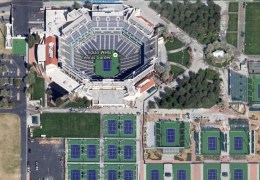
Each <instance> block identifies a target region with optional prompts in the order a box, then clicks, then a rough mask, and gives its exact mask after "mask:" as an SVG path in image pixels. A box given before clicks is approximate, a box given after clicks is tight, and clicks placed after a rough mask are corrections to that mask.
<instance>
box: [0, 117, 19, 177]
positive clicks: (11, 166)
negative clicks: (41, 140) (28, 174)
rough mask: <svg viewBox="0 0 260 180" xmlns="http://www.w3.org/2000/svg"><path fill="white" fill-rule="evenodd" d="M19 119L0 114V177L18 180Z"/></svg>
mask: <svg viewBox="0 0 260 180" xmlns="http://www.w3.org/2000/svg"><path fill="white" fill-rule="evenodd" d="M20 140H21V137H20V119H19V117H18V116H16V115H14V114H0V177H1V179H8V180H18V179H20V165H21V164H20V162H21V161H20V144H21V142H20Z"/></svg>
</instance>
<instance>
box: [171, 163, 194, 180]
mask: <svg viewBox="0 0 260 180" xmlns="http://www.w3.org/2000/svg"><path fill="white" fill-rule="evenodd" d="M173 174H174V177H173V180H179V179H182V178H181V177H186V178H185V179H191V174H190V164H173Z"/></svg>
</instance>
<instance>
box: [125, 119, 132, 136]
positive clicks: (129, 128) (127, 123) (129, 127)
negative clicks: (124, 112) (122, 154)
mask: <svg viewBox="0 0 260 180" xmlns="http://www.w3.org/2000/svg"><path fill="white" fill-rule="evenodd" d="M132 133H133V122H132V121H131V120H125V121H124V134H132Z"/></svg>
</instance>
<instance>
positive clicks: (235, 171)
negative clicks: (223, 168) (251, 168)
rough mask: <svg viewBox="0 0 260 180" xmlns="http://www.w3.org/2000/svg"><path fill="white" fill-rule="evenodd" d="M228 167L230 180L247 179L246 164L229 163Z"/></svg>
mask: <svg viewBox="0 0 260 180" xmlns="http://www.w3.org/2000/svg"><path fill="white" fill-rule="evenodd" d="M229 167H230V175H231V180H244V179H248V169H247V164H243V163H231V164H230V166H229Z"/></svg>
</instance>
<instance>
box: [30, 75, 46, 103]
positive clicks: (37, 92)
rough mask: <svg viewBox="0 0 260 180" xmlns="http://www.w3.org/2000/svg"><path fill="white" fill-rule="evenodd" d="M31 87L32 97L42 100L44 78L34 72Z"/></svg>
mask: <svg viewBox="0 0 260 180" xmlns="http://www.w3.org/2000/svg"><path fill="white" fill-rule="evenodd" d="M32 87H33V93H32V99H33V100H39V99H41V98H42V100H44V79H43V78H40V77H37V75H36V74H35V83H34V84H33V85H32Z"/></svg>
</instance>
